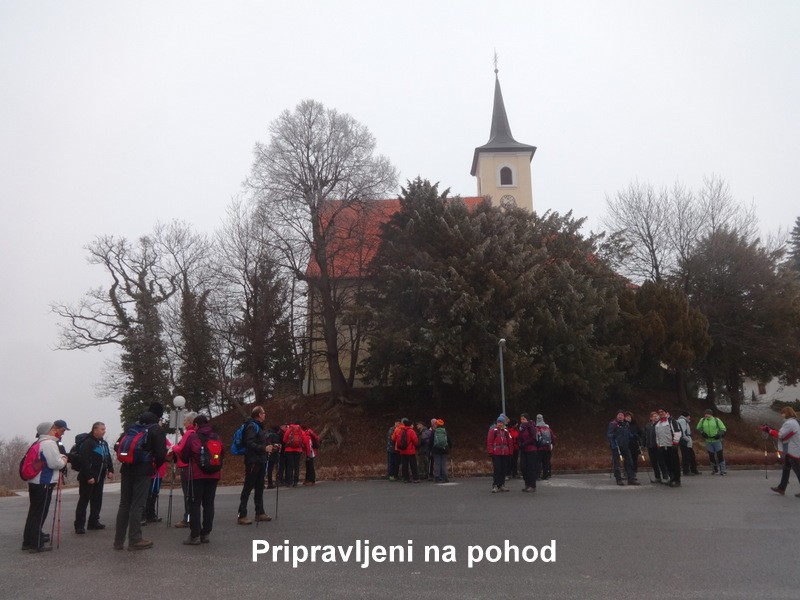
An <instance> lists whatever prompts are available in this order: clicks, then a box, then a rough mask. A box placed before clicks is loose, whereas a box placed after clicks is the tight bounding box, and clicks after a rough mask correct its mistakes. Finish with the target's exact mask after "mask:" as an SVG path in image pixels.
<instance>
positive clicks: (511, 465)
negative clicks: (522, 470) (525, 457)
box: [506, 450, 519, 479]
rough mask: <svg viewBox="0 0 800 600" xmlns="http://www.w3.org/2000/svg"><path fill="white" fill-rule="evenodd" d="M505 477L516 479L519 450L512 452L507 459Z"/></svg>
mask: <svg viewBox="0 0 800 600" xmlns="http://www.w3.org/2000/svg"><path fill="white" fill-rule="evenodd" d="M507 465H508V466H507V467H506V469H507V471H506V475H508V476H509V477H512V478H514V479H516V478H517V477H518V476H519V450H514V453H513V454H512V455H511V456H509V457H508V462H507Z"/></svg>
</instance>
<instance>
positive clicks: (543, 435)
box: [536, 427, 553, 448]
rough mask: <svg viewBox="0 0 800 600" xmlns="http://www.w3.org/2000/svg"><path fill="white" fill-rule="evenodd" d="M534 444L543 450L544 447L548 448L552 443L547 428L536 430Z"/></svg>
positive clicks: (551, 436)
mask: <svg viewBox="0 0 800 600" xmlns="http://www.w3.org/2000/svg"><path fill="white" fill-rule="evenodd" d="M536 432H537V435H536V444H537V445H538V446H539V447H540V448H543V447H544V446H549V445H550V444H552V443H553V435H552V434H551V433H550V428H549V427H547V428H545V429H539V428H538V427H537V428H536Z"/></svg>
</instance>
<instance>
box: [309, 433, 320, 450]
mask: <svg viewBox="0 0 800 600" xmlns="http://www.w3.org/2000/svg"><path fill="white" fill-rule="evenodd" d="M308 436H309V437H310V438H311V447H312V448H313V449H314V450H319V447H320V444H321V442H320V439H319V436H318V435H317V434H316V433H314V431H312V430H311V429H309V430H308Z"/></svg>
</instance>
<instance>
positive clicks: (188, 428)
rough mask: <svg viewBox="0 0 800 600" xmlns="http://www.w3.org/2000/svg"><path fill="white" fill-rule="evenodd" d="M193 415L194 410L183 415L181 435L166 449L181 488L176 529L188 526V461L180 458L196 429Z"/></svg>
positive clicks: (194, 414)
mask: <svg viewBox="0 0 800 600" xmlns="http://www.w3.org/2000/svg"><path fill="white" fill-rule="evenodd" d="M195 417H197V413H196V412H194V411H189V412H188V413H186V414H185V415H184V417H183V432H184V433H183V436H182V437H181V439H180V441H179V442H178V443H177V444H175V445H174V446H172V447H171V448H168V449H167V452H168V454H170V455H171V456H172V458H173V459H174V460H175V464H176V466H177V467H178V473H179V474H180V478H181V490H183V518H182V519H181V520H180V521H178V522H177V523H175V527H177V528H178V529H185V528H187V527H189V463H187V462H186V461H184V460H183V459H182V458H181V452H183V448H184V446H186V442H187V441H188V440H189V434H190V433H191V432H193V431H194V430H195V429H196V428H195V425H194V419H195ZM170 493H172V492H170Z"/></svg>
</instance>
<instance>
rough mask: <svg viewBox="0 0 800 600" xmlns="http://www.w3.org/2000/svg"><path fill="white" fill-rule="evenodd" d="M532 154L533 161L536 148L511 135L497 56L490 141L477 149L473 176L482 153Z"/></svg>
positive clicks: (473, 163)
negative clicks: (526, 152) (527, 152)
mask: <svg viewBox="0 0 800 600" xmlns="http://www.w3.org/2000/svg"><path fill="white" fill-rule="evenodd" d="M525 151H529V152H530V157H531V159H533V153H534V152H536V146H529V145H528V144H522V143H520V142H518V141H517V140H515V139H514V136H512V135H511V127H510V125H509V124H508V115H507V114H506V105H505V103H504V102H503V92H502V90H501V89H500V77H499V76H498V69H497V55H495V64H494V107H493V108H492V128H491V131H490V133H489V141H488V142H487V143H485V144H484V145H483V146H478V147H477V148H475V154H474V157H473V159H472V171H471V172H470V173H471V174H472V175H475V171H476V169H477V166H478V155H479V154H480V153H481V152H525Z"/></svg>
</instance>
